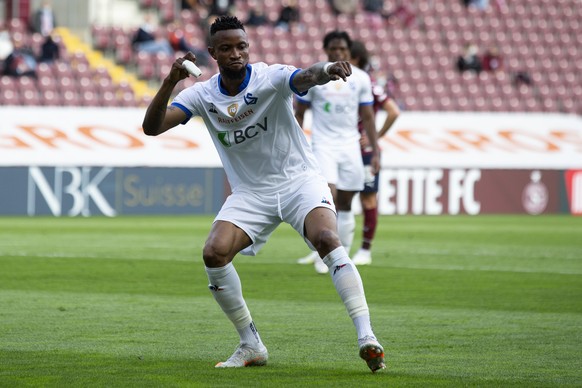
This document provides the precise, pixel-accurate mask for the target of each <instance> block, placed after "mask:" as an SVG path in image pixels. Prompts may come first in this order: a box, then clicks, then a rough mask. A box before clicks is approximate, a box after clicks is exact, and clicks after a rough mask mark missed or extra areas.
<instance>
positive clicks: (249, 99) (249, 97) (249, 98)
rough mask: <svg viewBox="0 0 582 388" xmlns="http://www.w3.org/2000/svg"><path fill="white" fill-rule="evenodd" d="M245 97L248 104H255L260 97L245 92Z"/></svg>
mask: <svg viewBox="0 0 582 388" xmlns="http://www.w3.org/2000/svg"><path fill="white" fill-rule="evenodd" d="M243 98H244V100H245V104H247V105H254V104H256V103H257V101H258V100H259V98H258V97H255V96H253V95H252V94H251V93H247V94H245V96H244V97H243Z"/></svg>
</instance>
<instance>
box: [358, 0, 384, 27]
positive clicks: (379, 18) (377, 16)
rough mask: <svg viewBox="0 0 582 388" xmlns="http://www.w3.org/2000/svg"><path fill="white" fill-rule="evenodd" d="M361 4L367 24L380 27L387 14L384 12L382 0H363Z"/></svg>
mask: <svg viewBox="0 0 582 388" xmlns="http://www.w3.org/2000/svg"><path fill="white" fill-rule="evenodd" d="M362 5H363V10H364V16H365V17H366V22H367V24H369V25H372V26H374V27H376V28H379V27H381V26H382V24H383V19H384V18H386V16H387V15H386V13H385V12H384V0H364V2H363V4H362Z"/></svg>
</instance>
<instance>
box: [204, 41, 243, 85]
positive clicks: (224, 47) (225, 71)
mask: <svg viewBox="0 0 582 388" xmlns="http://www.w3.org/2000/svg"><path fill="white" fill-rule="evenodd" d="M211 43H212V46H211V47H209V48H208V52H209V53H210V55H212V58H214V59H215V60H216V63H217V64H218V68H219V69H220V72H221V74H222V75H223V76H226V77H230V78H242V77H244V75H245V71H246V65H247V64H248V63H249V42H248V39H247V34H246V32H244V31H243V30H241V29H233V30H224V31H218V32H217V33H216V34H214V35H213V36H212V42H211Z"/></svg>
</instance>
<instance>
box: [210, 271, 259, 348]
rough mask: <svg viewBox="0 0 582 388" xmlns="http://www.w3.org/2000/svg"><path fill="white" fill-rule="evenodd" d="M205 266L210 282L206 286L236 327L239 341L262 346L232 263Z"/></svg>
mask: <svg viewBox="0 0 582 388" xmlns="http://www.w3.org/2000/svg"><path fill="white" fill-rule="evenodd" d="M205 268H206V275H207V276H208V281H209V282H210V284H209V285H208V288H209V289H210V291H211V292H212V295H213V296H214V299H215V300H216V302H218V305H219V306H220V308H222V311H224V313H225V314H226V316H227V317H228V319H230V321H231V322H232V323H233V325H234V327H235V328H236V331H237V332H238V334H239V336H240V342H241V343H246V344H249V345H251V346H263V342H262V341H261V337H260V336H259V332H258V331H257V329H256V327H255V324H254V322H253V319H252V317H251V313H250V311H249V309H248V308H247V304H246V302H245V300H244V298H243V295H242V286H241V282H240V278H239V276H238V273H237V272H236V269H235V268H234V265H232V263H228V264H227V265H225V266H224V267H219V268H208V267H205Z"/></svg>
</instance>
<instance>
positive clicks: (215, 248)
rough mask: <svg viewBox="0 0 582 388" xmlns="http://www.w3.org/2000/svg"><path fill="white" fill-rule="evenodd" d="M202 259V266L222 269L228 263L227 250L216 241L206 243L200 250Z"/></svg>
mask: <svg viewBox="0 0 582 388" xmlns="http://www.w3.org/2000/svg"><path fill="white" fill-rule="evenodd" d="M202 258H203V259H204V265H206V266H207V267H209V268H216V267H223V266H225V265H227V264H228V263H229V262H230V260H229V259H228V248H227V247H226V246H224V244H220V243H219V242H217V241H216V240H208V241H206V244H204V248H203V249H202Z"/></svg>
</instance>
